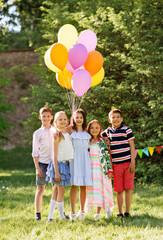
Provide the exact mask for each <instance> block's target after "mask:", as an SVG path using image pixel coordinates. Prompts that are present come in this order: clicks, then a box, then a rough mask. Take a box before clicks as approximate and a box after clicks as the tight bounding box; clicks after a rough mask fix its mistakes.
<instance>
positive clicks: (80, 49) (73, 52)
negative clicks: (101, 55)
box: [68, 43, 88, 69]
mask: <svg viewBox="0 0 163 240" xmlns="http://www.w3.org/2000/svg"><path fill="white" fill-rule="evenodd" d="M87 57H88V52H87V49H86V47H85V46H84V45H83V44H81V43H77V44H75V45H73V46H72V48H70V50H69V52H68V59H69V62H70V64H71V66H72V67H73V68H74V69H77V68H79V67H80V66H82V65H84V63H85V62H86V60H87Z"/></svg>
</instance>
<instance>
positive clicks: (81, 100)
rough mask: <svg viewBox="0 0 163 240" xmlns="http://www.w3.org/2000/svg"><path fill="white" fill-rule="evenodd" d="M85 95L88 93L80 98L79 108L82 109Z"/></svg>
mask: <svg viewBox="0 0 163 240" xmlns="http://www.w3.org/2000/svg"><path fill="white" fill-rule="evenodd" d="M85 95H86V93H85V94H84V95H83V96H82V97H81V98H80V100H79V106H78V108H80V107H81V104H82V102H83V100H84V97H85Z"/></svg>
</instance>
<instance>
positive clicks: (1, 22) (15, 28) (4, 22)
mask: <svg viewBox="0 0 163 240" xmlns="http://www.w3.org/2000/svg"><path fill="white" fill-rule="evenodd" d="M9 13H10V14H11V13H14V14H16V15H18V13H17V12H16V7H15V6H11V7H10V9H9ZM9 20H10V18H9V17H6V16H5V17H3V19H2V20H0V26H3V27H7V28H8V30H9V31H15V32H19V31H20V30H21V26H20V24H19V21H18V19H15V23H16V24H17V26H14V25H13V24H9Z"/></svg>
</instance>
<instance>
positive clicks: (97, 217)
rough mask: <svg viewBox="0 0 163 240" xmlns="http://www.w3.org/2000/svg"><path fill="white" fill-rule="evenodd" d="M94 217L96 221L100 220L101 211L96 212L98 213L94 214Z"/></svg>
mask: <svg viewBox="0 0 163 240" xmlns="http://www.w3.org/2000/svg"><path fill="white" fill-rule="evenodd" d="M94 219H95V221H97V220H100V214H99V213H96V214H95V215H94Z"/></svg>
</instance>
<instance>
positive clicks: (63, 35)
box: [58, 24, 78, 50]
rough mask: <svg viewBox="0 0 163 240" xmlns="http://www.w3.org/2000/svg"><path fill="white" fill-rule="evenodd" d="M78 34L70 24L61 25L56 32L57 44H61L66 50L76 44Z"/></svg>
mask: <svg viewBox="0 0 163 240" xmlns="http://www.w3.org/2000/svg"><path fill="white" fill-rule="evenodd" d="M77 39H78V32H77V30H76V28H75V27H74V26H73V25H71V24H65V25H63V26H62V27H61V28H60V29H59V32H58V42H59V43H62V44H63V45H64V46H65V47H66V48H67V49H68V50H69V49H70V48H71V47H72V46H73V45H74V44H76V42H77Z"/></svg>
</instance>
